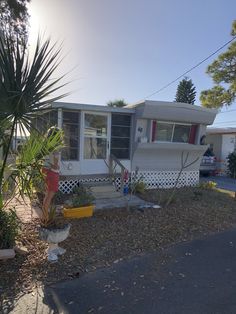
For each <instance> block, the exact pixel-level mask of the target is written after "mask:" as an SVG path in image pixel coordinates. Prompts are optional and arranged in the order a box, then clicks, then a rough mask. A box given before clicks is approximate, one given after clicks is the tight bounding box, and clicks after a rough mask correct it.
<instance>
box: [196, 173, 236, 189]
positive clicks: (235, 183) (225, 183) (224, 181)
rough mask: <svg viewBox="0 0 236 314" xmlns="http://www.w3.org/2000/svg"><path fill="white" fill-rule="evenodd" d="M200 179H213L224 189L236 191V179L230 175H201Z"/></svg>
mask: <svg viewBox="0 0 236 314" xmlns="http://www.w3.org/2000/svg"><path fill="white" fill-rule="evenodd" d="M200 181H213V182H216V183H217V187H218V188H220V189H224V190H229V191H233V192H234V191H236V179H232V178H229V177H201V178H200Z"/></svg>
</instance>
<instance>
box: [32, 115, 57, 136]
mask: <svg viewBox="0 0 236 314" xmlns="http://www.w3.org/2000/svg"><path fill="white" fill-rule="evenodd" d="M32 124H33V125H34V126H35V128H36V129H37V130H39V132H41V133H45V132H47V130H48V129H49V128H50V127H51V126H57V110H49V111H45V112H44V111H42V112H39V114H38V115H37V116H36V117H35V118H33V120H32Z"/></svg>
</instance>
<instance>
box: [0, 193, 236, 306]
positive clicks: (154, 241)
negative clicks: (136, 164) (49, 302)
mask: <svg viewBox="0 0 236 314" xmlns="http://www.w3.org/2000/svg"><path fill="white" fill-rule="evenodd" d="M169 195H170V191H158V190H149V191H146V192H145V194H144V195H142V197H143V198H144V199H145V200H148V201H151V202H154V203H157V202H159V203H161V204H162V205H163V204H164V203H165V202H166V200H167V199H168V197H169ZM235 205H236V202H235V200H234V198H233V197H232V196H231V195H229V194H226V193H222V192H219V191H217V190H202V189H199V188H185V189H179V190H178V191H177V194H176V196H175V198H174V199H173V201H172V203H171V204H170V205H169V207H168V208H165V207H162V208H160V209H152V208H147V209H144V210H140V209H138V208H131V209H126V208H120V209H115V210H104V211H100V212H97V213H95V214H94V216H93V217H91V218H83V219H73V220H67V221H69V222H70V223H71V224H72V228H71V232H70V236H69V238H68V239H67V240H66V241H64V242H63V243H61V246H62V247H63V248H66V250H67V252H66V254H65V255H63V256H61V257H60V258H59V262H57V263H49V262H48V261H47V258H46V253H45V250H46V248H47V245H46V244H45V243H44V242H42V241H40V240H39V238H38V228H39V222H38V220H37V219H35V220H34V221H32V222H30V223H25V224H24V225H23V227H22V233H21V235H20V238H19V241H20V242H21V243H22V244H23V245H24V246H25V247H27V249H28V253H27V254H25V255H18V254H17V255H16V258H15V259H13V260H8V261H5V262H4V261H0V274H1V275H0V296H1V297H0V300H1V299H2V300H3V299H5V300H7V299H8V298H11V297H12V298H14V299H15V300H16V299H17V298H18V297H19V296H20V295H21V294H23V293H31V292H32V291H33V289H34V288H36V287H39V286H41V285H45V284H50V283H53V282H57V281H61V280H68V279H73V278H77V277H79V276H80V275H81V274H82V273H84V272H90V271H94V270H95V269H96V268H100V267H109V266H110V265H111V264H112V263H117V262H118V261H120V260H122V259H127V258H130V257H132V256H136V255H139V254H143V253H150V252H154V251H156V250H160V249H162V248H165V247H167V246H169V245H172V244H175V243H178V242H181V241H188V240H191V239H193V238H196V237H201V236H205V235H207V234H209V233H214V232H219V231H221V230H225V229H227V228H232V227H234V226H235V225H236V206H235Z"/></svg>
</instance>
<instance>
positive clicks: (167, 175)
mask: <svg viewBox="0 0 236 314" xmlns="http://www.w3.org/2000/svg"><path fill="white" fill-rule="evenodd" d="M178 174H179V171H139V172H138V175H137V176H136V178H135V173H134V172H132V180H141V181H142V182H144V183H145V184H146V186H147V188H148V189H156V188H161V189H169V188H172V187H173V186H174V185H175V182H176V179H177V177H178ZM99 182H101V183H102V182H109V178H108V177H107V178H106V177H94V178H76V179H70V180H64V181H60V182H59V190H60V191H61V192H62V193H71V192H72V190H73V188H74V187H76V186H78V185H79V183H91V184H93V183H99ZM198 183H199V171H183V172H182V174H181V176H180V178H179V182H178V185H177V187H183V186H194V185H196V184H198ZM115 184H116V186H117V187H120V185H121V179H120V177H117V178H116V180H115Z"/></svg>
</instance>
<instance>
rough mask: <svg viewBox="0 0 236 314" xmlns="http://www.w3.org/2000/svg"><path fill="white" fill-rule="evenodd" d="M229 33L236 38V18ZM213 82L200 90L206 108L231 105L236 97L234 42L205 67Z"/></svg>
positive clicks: (235, 45) (235, 50)
mask: <svg viewBox="0 0 236 314" xmlns="http://www.w3.org/2000/svg"><path fill="white" fill-rule="evenodd" d="M231 35H232V36H233V37H234V38H236V20H235V21H234V22H233V27H232V32H231ZM207 74H209V75H210V76H211V78H212V80H213V82H214V84H215V86H213V88H211V89H209V90H204V91H202V92H201V96H200V100H201V102H202V105H203V106H204V107H207V108H221V107H223V106H229V105H231V104H232V103H233V102H234V101H235V99H236V42H235V41H234V42H232V43H231V44H230V46H229V47H228V50H227V51H226V52H224V53H222V54H220V55H219V56H218V58H217V59H216V60H215V61H213V63H212V64H210V65H209V66H208V68H207Z"/></svg>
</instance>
